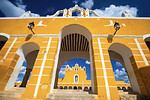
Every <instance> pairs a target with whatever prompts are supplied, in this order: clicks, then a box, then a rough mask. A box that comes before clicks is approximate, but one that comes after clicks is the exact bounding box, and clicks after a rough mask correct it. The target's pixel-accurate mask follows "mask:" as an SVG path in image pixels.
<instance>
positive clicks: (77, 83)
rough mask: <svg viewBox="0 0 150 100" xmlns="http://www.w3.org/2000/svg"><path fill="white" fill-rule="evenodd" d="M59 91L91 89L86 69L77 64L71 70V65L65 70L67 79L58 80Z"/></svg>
mask: <svg viewBox="0 0 150 100" xmlns="http://www.w3.org/2000/svg"><path fill="white" fill-rule="evenodd" d="M58 88H59V89H62V88H63V89H88V90H90V88H91V80H87V79H86V67H83V68H81V67H79V65H78V64H75V66H74V67H72V68H70V67H69V65H67V66H66V68H65V77H64V78H58Z"/></svg>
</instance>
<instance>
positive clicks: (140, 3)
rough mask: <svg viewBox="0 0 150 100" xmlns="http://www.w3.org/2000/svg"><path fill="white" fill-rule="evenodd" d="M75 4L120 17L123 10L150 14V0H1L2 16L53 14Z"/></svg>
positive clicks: (133, 13) (138, 14) (142, 14)
mask: <svg viewBox="0 0 150 100" xmlns="http://www.w3.org/2000/svg"><path fill="white" fill-rule="evenodd" d="M75 4H78V5H79V6H80V7H83V8H89V9H92V10H94V11H95V12H97V13H98V14H99V15H101V16H107V17H119V16H120V14H121V12H123V11H127V12H129V13H130V14H131V15H133V16H139V17H149V16H150V10H149V4H150V0H59V1H58V0H0V17H18V16H20V15H22V14H23V13H24V12H26V11H31V12H32V13H33V14H38V15H40V16H46V15H52V14H54V13H55V12H56V11H57V10H63V9H64V8H67V9H68V8H70V7H73V6H74V5H75Z"/></svg>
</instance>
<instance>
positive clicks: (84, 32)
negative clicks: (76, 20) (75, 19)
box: [51, 24, 95, 93]
mask: <svg viewBox="0 0 150 100" xmlns="http://www.w3.org/2000/svg"><path fill="white" fill-rule="evenodd" d="M81 38H82V39H81ZM91 39H92V35H91V32H90V31H89V30H88V29H87V28H86V27H84V26H81V25H79V24H71V25H68V26H65V27H64V28H63V29H62V30H61V31H60V33H59V45H58V50H57V56H56V60H55V61H56V62H55V66H54V71H53V79H52V80H53V81H52V85H51V91H52V90H53V88H56V85H57V82H58V73H59V71H60V68H61V66H62V65H63V64H64V63H65V62H66V61H68V60H70V59H74V58H82V59H86V60H89V61H90V62H91V84H92V87H93V88H92V92H93V93H94V77H95V76H94V74H93V71H92V70H93V60H92V59H93V58H92V45H91ZM78 40H79V41H78ZM71 44H72V45H71ZM80 47H81V48H82V49H81V48H80ZM57 61H58V62H57ZM55 74H56V75H55ZM54 85H55V86H54Z"/></svg>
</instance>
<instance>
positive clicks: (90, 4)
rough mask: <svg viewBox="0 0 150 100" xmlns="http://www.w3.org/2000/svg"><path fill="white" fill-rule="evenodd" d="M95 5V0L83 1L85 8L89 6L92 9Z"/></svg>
mask: <svg viewBox="0 0 150 100" xmlns="http://www.w3.org/2000/svg"><path fill="white" fill-rule="evenodd" d="M93 5H94V1H93V0H86V1H85V2H82V3H81V6H82V7H84V8H88V9H92V7H93Z"/></svg>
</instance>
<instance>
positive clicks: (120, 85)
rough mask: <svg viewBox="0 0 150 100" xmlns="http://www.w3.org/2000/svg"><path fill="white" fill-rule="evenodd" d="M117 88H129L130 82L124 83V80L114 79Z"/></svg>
mask: <svg viewBox="0 0 150 100" xmlns="http://www.w3.org/2000/svg"><path fill="white" fill-rule="evenodd" d="M116 84H117V87H118V90H121V89H125V90H130V89H132V88H131V84H130V83H125V82H124V81H116Z"/></svg>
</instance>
